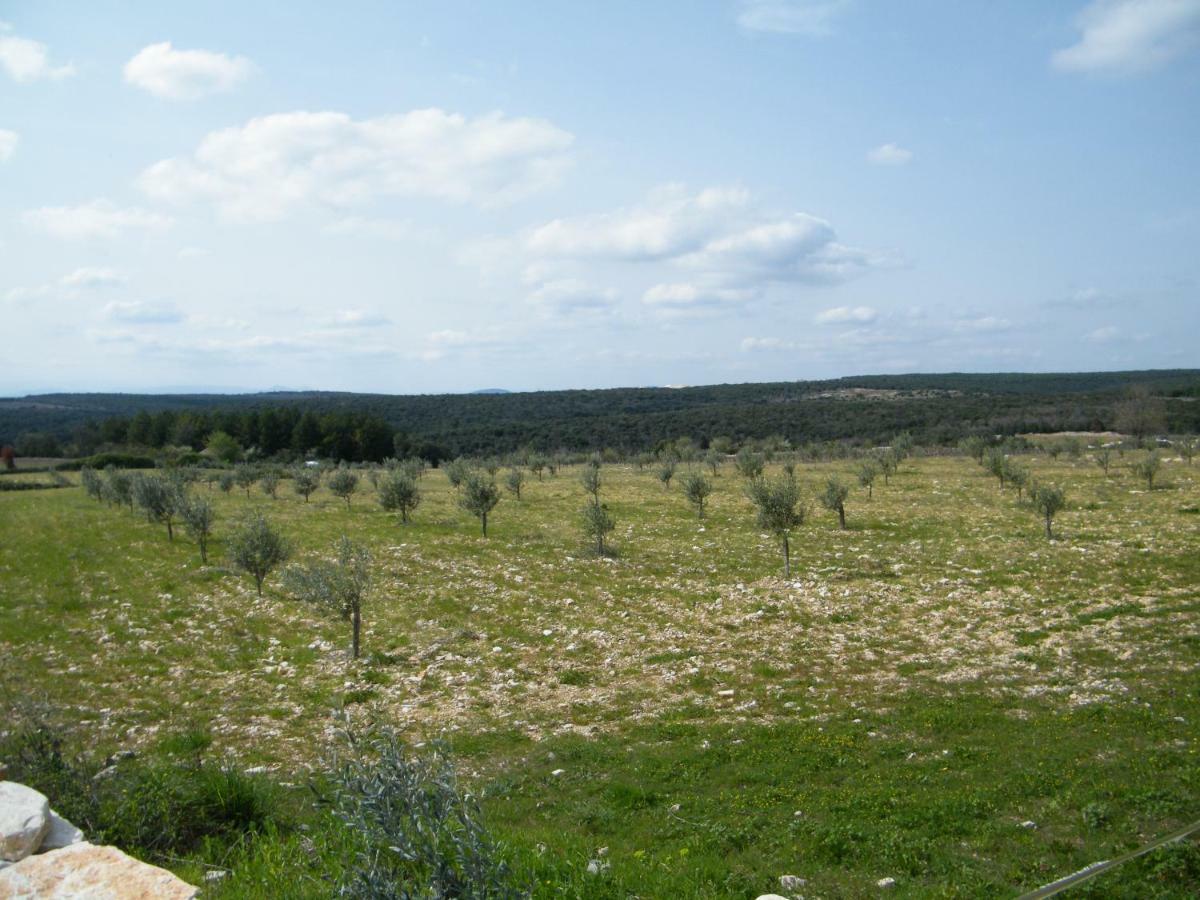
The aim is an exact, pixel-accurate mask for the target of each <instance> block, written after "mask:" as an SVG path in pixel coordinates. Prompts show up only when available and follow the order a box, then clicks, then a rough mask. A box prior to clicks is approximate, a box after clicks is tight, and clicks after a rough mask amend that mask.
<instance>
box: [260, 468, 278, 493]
mask: <svg viewBox="0 0 1200 900" xmlns="http://www.w3.org/2000/svg"><path fill="white" fill-rule="evenodd" d="M258 486H259V487H260V488H261V489H262V492H263V493H264V494H266V495H267V496H268V497H270V498H271V499H272V500H274V499H275V498H276V496H277V495H278V493H279V473H277V472H273V471H271V470H270V469H268V470H267V471H266V472H264V473H263V476H262V478H260V479H258Z"/></svg>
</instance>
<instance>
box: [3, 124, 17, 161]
mask: <svg viewBox="0 0 1200 900" xmlns="http://www.w3.org/2000/svg"><path fill="white" fill-rule="evenodd" d="M20 139H21V138H20V135H18V134H17V133H16V132H15V131H9V130H7V129H5V128H0V162H8V161H9V160H10V159H12V155H13V154H14V153H16V152H17V142H18V141H19V140H20Z"/></svg>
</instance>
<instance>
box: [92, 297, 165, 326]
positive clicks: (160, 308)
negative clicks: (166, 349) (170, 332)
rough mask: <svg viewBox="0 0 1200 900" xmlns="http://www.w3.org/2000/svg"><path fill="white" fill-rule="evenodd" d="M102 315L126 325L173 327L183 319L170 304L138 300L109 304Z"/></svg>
mask: <svg viewBox="0 0 1200 900" xmlns="http://www.w3.org/2000/svg"><path fill="white" fill-rule="evenodd" d="M104 315H105V317H106V318H107V319H109V320H110V321H113V322H121V323H123V324H126V325H174V324H176V323H178V322H182V321H183V319H184V316H183V313H181V312H180V311H179V310H178V309H176V308H175V307H174V306H173V305H172V304H170V303H149V302H144V301H140V300H133V301H128V302H118V301H114V302H112V303H109V304H107V305H106V306H105V307H104Z"/></svg>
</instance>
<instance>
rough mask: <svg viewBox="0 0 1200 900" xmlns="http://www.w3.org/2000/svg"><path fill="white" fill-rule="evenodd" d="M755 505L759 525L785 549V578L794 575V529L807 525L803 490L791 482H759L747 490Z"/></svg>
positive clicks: (759, 479) (758, 480)
mask: <svg viewBox="0 0 1200 900" xmlns="http://www.w3.org/2000/svg"><path fill="white" fill-rule="evenodd" d="M746 494H747V496H748V497H749V498H750V500H751V502H753V503H754V506H755V509H756V511H757V514H758V525H759V527H760V528H763V529H765V530H766V531H769V532H770V533H771V534H773V535H775V537H776V538H778V539H779V540H780V542H781V543H782V545H783V576H784V577H785V578H787V577H790V576H791V574H792V554H791V544H790V542H789V538H790V535H791V532H792V529H793V528H797V527H799V526H800V525H803V524H804V517H805V510H804V507H803V506H802V505H801V504H800V487H799V485H797V484H796V482H795V480H794V479H792V478H787V477H782V478H779V479H777V480H775V481H767V480H766V479H762V478H756V479H754V480H752V481H751V482H750V484H749V485H748V486H747V488H746Z"/></svg>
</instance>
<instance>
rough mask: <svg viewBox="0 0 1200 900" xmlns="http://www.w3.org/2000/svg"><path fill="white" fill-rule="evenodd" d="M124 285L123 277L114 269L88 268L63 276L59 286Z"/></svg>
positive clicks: (95, 286) (96, 286)
mask: <svg viewBox="0 0 1200 900" xmlns="http://www.w3.org/2000/svg"><path fill="white" fill-rule="evenodd" d="M124 283H125V276H124V275H122V274H121V273H120V272H118V271H117V270H116V269H108V268H89V267H84V268H82V269H76V270H75V271H74V272H71V273H70V274H69V275H64V276H63V277H62V278H61V279H60V281H59V284H61V285H62V286H63V287H68V288H101V287H115V286H116V285H119V284H124Z"/></svg>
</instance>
